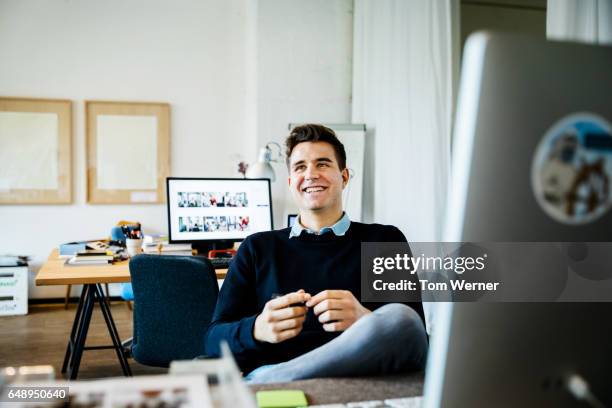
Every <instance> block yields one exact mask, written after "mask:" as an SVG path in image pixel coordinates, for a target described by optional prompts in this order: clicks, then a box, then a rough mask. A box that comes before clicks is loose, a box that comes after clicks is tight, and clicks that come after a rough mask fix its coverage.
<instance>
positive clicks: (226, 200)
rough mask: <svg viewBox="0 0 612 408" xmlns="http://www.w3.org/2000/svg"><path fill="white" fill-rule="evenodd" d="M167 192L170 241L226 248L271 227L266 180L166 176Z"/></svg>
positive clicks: (268, 182) (203, 249) (269, 197)
mask: <svg viewBox="0 0 612 408" xmlns="http://www.w3.org/2000/svg"><path fill="white" fill-rule="evenodd" d="M166 191H167V206H168V237H169V241H170V243H191V244H193V245H194V247H195V248H197V249H200V250H202V251H206V250H209V249H225V248H231V246H232V245H233V243H234V242H236V241H242V240H243V239H244V238H246V237H247V236H249V235H251V234H253V233H255V232H260V231H270V230H272V229H273V228H274V226H273V222H272V196H271V192H270V180H268V179H236V178H179V177H169V178H167V179H166Z"/></svg>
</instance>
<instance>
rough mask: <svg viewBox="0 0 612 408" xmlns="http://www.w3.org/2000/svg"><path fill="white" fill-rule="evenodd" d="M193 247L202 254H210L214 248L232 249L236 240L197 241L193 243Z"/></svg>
mask: <svg viewBox="0 0 612 408" xmlns="http://www.w3.org/2000/svg"><path fill="white" fill-rule="evenodd" d="M191 246H192V248H193V249H195V250H196V251H197V252H198V255H200V256H208V251H211V250H213V249H232V248H234V241H232V240H229V239H227V240H218V241H197V242H193V243H192V244H191Z"/></svg>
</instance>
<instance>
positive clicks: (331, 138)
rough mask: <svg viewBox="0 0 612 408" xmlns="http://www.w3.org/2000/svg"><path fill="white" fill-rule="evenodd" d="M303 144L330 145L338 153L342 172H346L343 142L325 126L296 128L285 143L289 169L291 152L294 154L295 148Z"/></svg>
mask: <svg viewBox="0 0 612 408" xmlns="http://www.w3.org/2000/svg"><path fill="white" fill-rule="evenodd" d="M303 142H327V143H329V144H330V145H332V147H333V148H334V152H335V153H336V161H337V162H338V166H339V167H340V170H344V169H345V168H346V151H345V150H344V145H343V144H342V142H340V140H338V137H337V136H336V134H335V133H334V131H333V130H331V129H330V128H328V127H325V126H323V125H315V124H305V125H300V126H296V127H294V128H293V130H292V131H291V133H290V134H289V136H288V137H287V140H286V141H285V146H286V147H287V167H289V158H290V157H291V152H293V149H294V148H295V146H297V145H298V144H300V143H303Z"/></svg>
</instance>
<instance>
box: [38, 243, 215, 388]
mask: <svg viewBox="0 0 612 408" xmlns="http://www.w3.org/2000/svg"><path fill="white" fill-rule="evenodd" d="M58 252H59V251H58V250H57V249H55V250H53V251H52V252H51V255H49V258H48V259H47V262H45V263H44V264H43V266H42V267H41V268H40V270H39V271H38V274H37V275H36V279H35V283H36V285H37V286H45V285H83V290H82V292H81V297H80V298H79V304H78V306H77V311H76V315H75V317H74V322H73V323H72V330H71V331H70V337H69V338H68V345H67V346H66V355H65V357H64V362H63V364H62V373H65V374H66V377H67V378H69V379H71V380H74V379H76V378H77V375H78V372H79V366H80V364H81V357H82V355H83V351H85V350H99V349H114V350H115V352H116V353H117V358H118V359H119V363H120V364H121V368H122V370H123V374H124V375H126V376H131V375H132V371H131V370H130V366H129V365H128V362H127V356H126V355H125V352H124V350H123V346H122V345H121V339H120V338H119V333H118V332H117V327H116V326H115V321H114V320H113V315H112V314H111V310H110V307H109V305H108V303H107V302H106V299H105V298H104V292H103V291H102V284H105V283H123V282H129V281H130V270H129V265H128V264H129V262H128V261H121V262H116V263H114V264H109V265H80V266H73V265H69V266H67V265H66V264H65V262H66V260H65V259H62V258H60V257H59V255H58ZM226 273H227V270H226V269H218V270H217V271H216V274H217V279H223V278H225V275H226ZM96 302H98V304H99V305H100V309H101V311H102V315H103V316H104V321H105V322H106V327H107V328H108V332H109V334H110V336H111V339H112V341H113V345H112V346H111V345H109V346H88V347H85V341H86V340H87V332H88V330H89V322H90V321H91V314H92V312H93V307H94V305H95V303H96Z"/></svg>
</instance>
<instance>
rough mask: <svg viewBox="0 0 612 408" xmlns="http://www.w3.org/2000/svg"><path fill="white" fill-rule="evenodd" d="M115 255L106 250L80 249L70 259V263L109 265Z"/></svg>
mask: <svg viewBox="0 0 612 408" xmlns="http://www.w3.org/2000/svg"><path fill="white" fill-rule="evenodd" d="M113 259H114V256H113V255H112V253H109V252H106V251H80V252H77V254H76V255H75V256H73V257H72V258H70V259H69V260H68V264H70V265H107V264H109V263H112V262H113Z"/></svg>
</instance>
